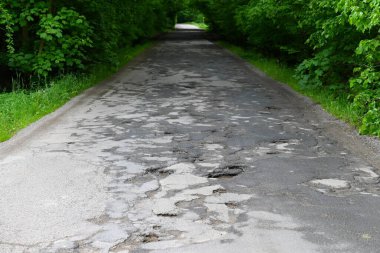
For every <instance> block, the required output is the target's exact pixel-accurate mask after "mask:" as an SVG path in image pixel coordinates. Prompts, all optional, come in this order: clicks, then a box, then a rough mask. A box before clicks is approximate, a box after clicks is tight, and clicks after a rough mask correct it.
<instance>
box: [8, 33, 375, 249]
mask: <svg viewBox="0 0 380 253" xmlns="http://www.w3.org/2000/svg"><path fill="white" fill-rule="evenodd" d="M178 28H181V29H180V30H176V31H174V32H171V33H169V34H167V35H166V36H164V37H163V38H162V39H161V40H160V41H159V42H158V43H157V45H156V46H154V47H153V48H152V49H150V50H148V51H147V52H146V53H144V54H143V55H141V56H140V57H139V58H137V59H136V60H135V61H134V62H133V63H131V64H130V65H128V66H127V67H126V68H125V69H124V70H122V71H121V72H120V73H118V74H117V75H115V76H114V77H113V78H111V79H110V80H107V81H105V82H104V83H102V84H100V85H98V86H97V87H95V88H93V89H90V90H88V91H87V92H86V93H84V94H83V95H81V96H79V97H77V98H75V99H74V100H72V101H71V102H69V103H68V104H67V105H66V106H64V107H63V108H61V109H60V110H58V111H57V112H55V113H53V114H51V115H49V116H47V117H46V118H44V119H42V120H41V121H39V122H37V123H36V124H34V125H32V126H30V127H29V128H27V129H25V130H24V131H22V132H21V133H20V134H19V135H17V136H16V137H15V138H13V139H12V140H10V141H8V142H6V143H3V144H1V145H0V252H1V253H8V252H9V253H14V252H15V253H19V252H20V253H21V252H22V253H35V252H36V253H37V252H38V253H48V252H49V253H50V252H57V253H59V252H73V253H90V252H112V253H116V252H120V253H139V252H141V253H145V252H157V253H161V252H191V253H194V252H209V253H213V252H215V253H224V252H226V253H227V252H228V253H230V252H241V253H287V252H289V253H298V252H299V253H313V252H344V253H354V252H355V253H356V252H358V253H376V252H380V232H379V230H380V198H379V194H380V184H379V168H378V166H377V164H378V163H377V161H378V153H376V150H374V149H373V148H369V146H371V145H369V144H368V142H365V141H364V142H363V139H360V137H358V136H355V134H353V133H352V130H350V129H349V128H347V127H345V126H344V124H342V123H340V122H339V121H337V120H334V119H332V118H331V117H329V116H328V115H327V114H325V113H324V112H322V111H320V110H319V109H316V108H318V106H317V105H315V104H313V103H312V102H310V101H309V100H307V99H305V98H303V97H301V96H299V95H297V94H295V93H294V92H292V91H290V89H289V88H286V87H284V86H283V85H281V84H279V83H277V82H275V81H273V80H271V79H269V78H268V77H266V76H265V75H263V74H262V73H261V72H259V71H257V70H256V69H253V68H251V67H249V66H248V65H247V63H245V62H244V61H243V60H241V59H239V58H237V57H235V56H233V55H231V54H230V53H228V52H227V51H226V50H224V49H222V48H220V47H219V46H217V45H215V44H214V43H212V42H210V41H208V40H206V39H204V36H205V34H204V32H202V31H199V30H196V29H194V27H191V26H182V27H178ZM371 141H372V142H371V143H378V141H377V140H376V139H371ZM371 152H372V153H371Z"/></svg>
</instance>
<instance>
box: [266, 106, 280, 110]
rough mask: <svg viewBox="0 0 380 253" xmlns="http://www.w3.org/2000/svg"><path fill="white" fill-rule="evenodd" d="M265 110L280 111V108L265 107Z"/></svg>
mask: <svg viewBox="0 0 380 253" xmlns="http://www.w3.org/2000/svg"><path fill="white" fill-rule="evenodd" d="M265 109H267V110H280V108H278V107H276V106H267V107H265Z"/></svg>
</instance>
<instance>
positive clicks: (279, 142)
mask: <svg viewBox="0 0 380 253" xmlns="http://www.w3.org/2000/svg"><path fill="white" fill-rule="evenodd" d="M271 143H275V144H283V143H289V140H288V139H278V140H272V141H271Z"/></svg>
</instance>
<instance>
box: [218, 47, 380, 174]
mask: <svg viewBox="0 0 380 253" xmlns="http://www.w3.org/2000/svg"><path fill="white" fill-rule="evenodd" d="M218 47H220V48H221V49H222V50H223V51H225V52H226V53H228V54H229V55H231V56H232V57H234V58H235V59H237V60H239V61H243V62H244V65H245V67H246V68H248V69H249V70H251V71H253V72H254V73H255V74H256V75H258V76H260V78H261V79H262V80H263V81H265V82H267V83H269V84H270V85H271V86H273V87H276V89H279V90H282V91H284V94H285V95H286V96H290V97H295V98H296V99H297V100H298V101H299V102H300V103H303V104H304V110H305V111H310V112H311V114H312V115H309V116H307V115H306V117H312V116H315V117H316V118H314V119H316V120H317V121H318V122H320V123H321V125H322V127H323V128H324V129H325V130H326V134H327V136H328V137H329V138H331V139H334V140H336V141H338V142H340V143H341V144H342V145H343V146H344V147H345V148H346V149H348V150H350V151H351V152H353V153H356V154H358V156H360V157H361V158H362V159H364V160H366V161H367V162H368V163H370V164H371V165H372V166H374V167H375V168H376V169H377V170H378V171H380V139H379V138H377V137H371V136H365V135H360V134H359V133H358V131H357V130H356V129H355V128H354V127H353V126H351V125H349V124H347V123H345V122H343V121H342V120H339V119H337V118H335V117H334V116H332V115H331V114H329V113H328V112H326V111H325V110H324V109H323V108H322V107H321V106H320V105H319V104H317V103H315V102H313V101H312V100H311V99H310V98H308V97H306V96H304V95H301V94H300V93H298V92H296V91H295V90H293V89H292V88H291V87H290V86H288V85H287V84H285V83H281V82H279V81H276V80H273V79H272V78H270V77H269V76H268V75H267V74H265V73H264V72H263V71H261V70H260V69H258V68H256V67H255V66H254V65H252V64H250V63H249V62H247V61H246V60H244V59H243V58H241V57H239V56H238V55H236V54H234V53H232V52H231V51H229V50H228V49H226V48H224V47H222V46H219V45H218Z"/></svg>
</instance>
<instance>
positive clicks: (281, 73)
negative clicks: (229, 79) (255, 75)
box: [218, 42, 361, 127]
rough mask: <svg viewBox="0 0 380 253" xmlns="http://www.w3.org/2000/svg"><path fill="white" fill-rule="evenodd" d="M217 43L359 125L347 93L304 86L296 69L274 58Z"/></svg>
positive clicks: (335, 113) (327, 109) (339, 116)
mask: <svg viewBox="0 0 380 253" xmlns="http://www.w3.org/2000/svg"><path fill="white" fill-rule="evenodd" d="M218 44H219V45H221V46H222V47H225V48H227V49H228V50H230V51H231V52H233V53H234V54H236V55H238V56H240V57H241V58H243V59H245V60H247V61H248V62H249V63H251V64H252V65H254V66H255V67H257V68H258V69H260V70H261V71H263V72H264V73H266V74H267V75H268V76H270V77H271V78H273V79H275V80H277V81H279V82H282V83H284V84H287V85H289V86H290V87H292V89H293V90H295V91H297V92H299V93H301V94H303V95H305V96H308V97H310V98H311V99H312V100H313V101H314V102H315V103H318V104H320V105H321V106H322V107H323V108H325V109H326V111H328V112H329V113H331V114H332V115H334V116H335V117H337V118H339V119H341V120H344V121H346V122H348V123H350V124H351V125H353V126H356V127H360V120H361V119H360V116H359V115H360V112H358V111H357V109H356V108H355V107H354V105H353V104H352V103H350V101H349V100H348V99H347V94H345V93H341V94H339V93H336V92H335V91H334V90H331V89H320V88H318V87H305V86H304V85H301V84H300V82H299V80H298V79H297V78H296V70H295V69H294V68H292V67H289V66H288V65H286V64H283V63H280V62H279V61H278V60H277V59H276V58H270V57H266V56H264V55H262V54H260V53H258V52H256V51H255V50H254V49H244V48H242V47H239V46H236V45H233V44H231V43H227V42H219V43H218Z"/></svg>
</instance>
